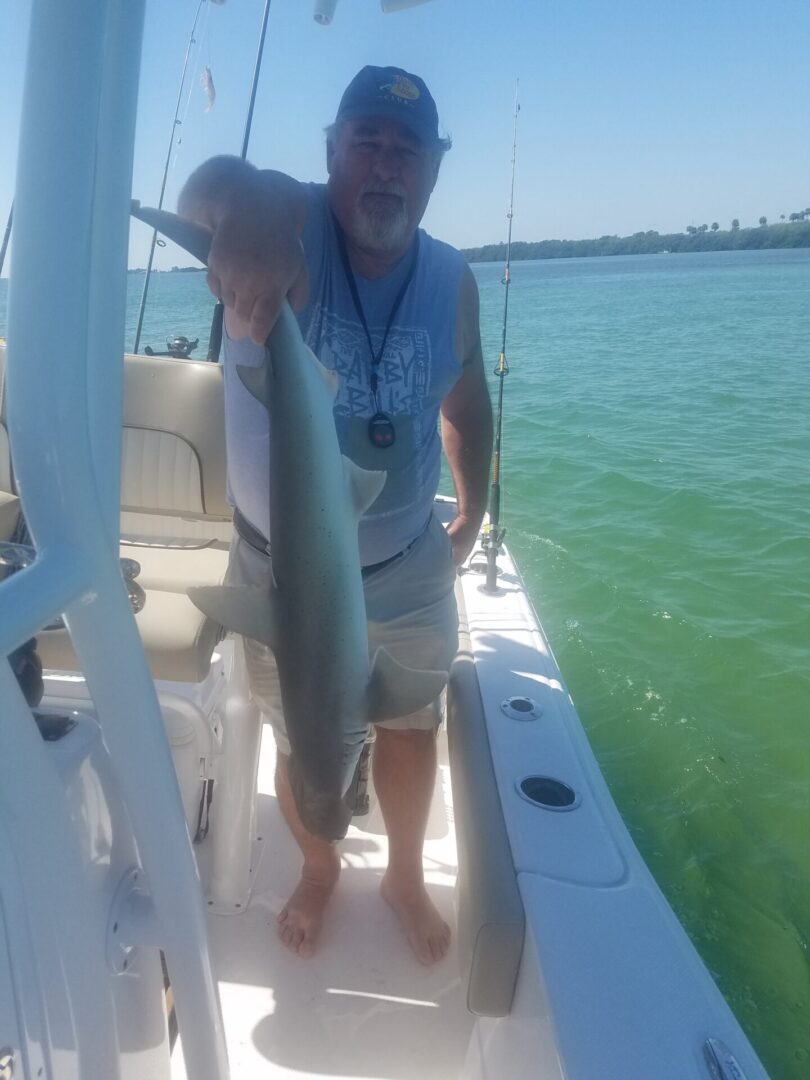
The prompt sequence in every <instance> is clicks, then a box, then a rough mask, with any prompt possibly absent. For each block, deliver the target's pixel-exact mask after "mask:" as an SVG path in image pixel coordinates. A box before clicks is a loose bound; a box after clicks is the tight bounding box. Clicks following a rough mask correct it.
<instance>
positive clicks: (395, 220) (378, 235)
mask: <svg viewBox="0 0 810 1080" xmlns="http://www.w3.org/2000/svg"><path fill="white" fill-rule="evenodd" d="M361 200H362V195H361V197H360V199H358V203H357V206H356V207H355V210H354V218H353V220H352V239H353V240H354V242H355V243H356V244H357V245H358V246H359V247H363V248H366V249H367V250H369V251H378V252H380V253H382V254H386V253H388V252H390V251H396V250H397V249H398V248H399V247H402V246H403V244H405V243H407V240H408V233H409V229H410V225H409V222H408V211H407V210H406V209H405V204H404V202H400V203H399V204H398V206H397V209H395V210H391V209H382V208H380V209H374V210H369V209H368V208H366V207H364V206H362V205H361Z"/></svg>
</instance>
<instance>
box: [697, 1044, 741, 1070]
mask: <svg viewBox="0 0 810 1080" xmlns="http://www.w3.org/2000/svg"><path fill="white" fill-rule="evenodd" d="M703 1057H704V1058H705V1059H706V1064H707V1065H708V1067H709V1076H711V1078H712V1080H746V1078H745V1073H744V1072H743V1071H742V1069H741V1068H740V1065H739V1063H738V1061H737V1059H736V1058H735V1057H734V1055H733V1054H732V1052H731V1051H730V1050H729V1048H728V1047H727V1046H726V1044H725V1043H724V1042H722V1041H721V1040H720V1039H707V1040H706V1042H705V1043H704V1044H703Z"/></svg>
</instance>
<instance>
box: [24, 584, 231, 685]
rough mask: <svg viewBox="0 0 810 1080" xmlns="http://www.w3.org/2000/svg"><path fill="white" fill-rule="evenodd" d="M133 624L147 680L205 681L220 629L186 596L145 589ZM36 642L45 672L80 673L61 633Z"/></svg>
mask: <svg viewBox="0 0 810 1080" xmlns="http://www.w3.org/2000/svg"><path fill="white" fill-rule="evenodd" d="M135 621H136V623H137V624H138V629H139V630H140V634H141V641H142V642H143V644H144V648H145V649H146V658H147V660H148V661H149V669H150V671H151V672H152V678H153V679H168V680H171V681H172V682H192V683H194V682H201V681H202V680H203V679H204V678H205V677H206V675H207V674H208V670H209V667H210V664H211V653H212V652H213V651H214V648H215V647H216V644H217V641H218V640H219V638H220V628H219V627H218V626H217V625H216V623H213V622H212V621H211V620H210V619H208V618H206V617H205V615H203V613H202V612H201V611H199V610H198V609H197V608H196V607H195V606H194V605H193V604H192V602H191V601H190V600H189V599H188V597H187V596H184V595H182V594H181V593H172V592H158V591H156V590H150V591H149V592H148V593H147V598H146V604H145V606H144V608H143V610H142V611H140V612H139V613H138V614H137V615H136V616H135ZM37 642H38V650H39V654H40V656H41V657H42V662H43V664H44V666H45V668H46V669H50V670H56V671H78V670H80V668H79V664H78V661H77V659H76V654H75V653H74V652H73V646H72V645H71V643H70V637H69V635H68V633H67V631H66V630H47V631H43V632H42V633H40V634H38V635H37Z"/></svg>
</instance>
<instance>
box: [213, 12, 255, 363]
mask: <svg viewBox="0 0 810 1080" xmlns="http://www.w3.org/2000/svg"><path fill="white" fill-rule="evenodd" d="M269 17H270V0H265V2H264V12H263V13H262V28H261V31H260V33H259V47H258V49H257V50H256V63H255V64H254V66H253V82H252V84H251V87H250V103H249V105H248V111H247V118H246V120H245V133H244V135H243V136H242V150H241V153H240V157H241V158H242V161H244V160H245V159H246V158H247V151H248V143H249V142H250V129H251V127H252V126H253V108H254V106H255V104H256V88H257V87H258V85H259V72H260V71H261V69H262V57H263V55H264V39H265V36H266V35H267V20H268V18H269ZM224 317H225V306H224V304H223V303H222V301H221V300H217V304H216V307H215V308H214V317H213V318H212V319H211V334H210V337H209V339H208V359H209V360H213V361H214V362H216V361H217V360H219V350H220V349H221V347H222V320H223V319H224Z"/></svg>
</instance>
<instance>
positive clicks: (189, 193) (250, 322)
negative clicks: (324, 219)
mask: <svg viewBox="0 0 810 1080" xmlns="http://www.w3.org/2000/svg"><path fill="white" fill-rule="evenodd" d="M177 211H178V213H179V214H180V216H181V217H187V218H190V219H191V220H193V221H197V222H199V223H200V224H202V225H205V226H207V227H208V228H209V229H211V230H212V232H213V234H214V235H213V239H212V241H211V252H210V254H209V257H208V287H209V288H210V289H211V292H212V293H213V294H214V296H216V297H217V298H219V299H220V300H222V302H223V304H224V305H225V307H226V309H227V311H226V319H227V326H228V333H229V334H230V335H231V336H232V337H236V338H241V337H246V336H248V335H250V337H251V338H252V339H253V340H254V341H255V342H256V343H257V344H259V345H263V344H264V343H265V341H266V340H267V335H268V334H269V333H270V330H271V328H272V326H273V324H274V323H275V321H276V319H277V318H278V313H279V311H280V309H281V304H282V301H283V300H284V298H285V297H286V298H287V299H289V301H290V303H291V304H292V305H293V307H294V308H298V309H300V308H301V307H303V305H304V304H305V303H306V300H307V295H308V279H307V270H306V262H305V260H304V252H303V249H302V248H301V240H300V237H301V233H302V231H303V228H304V221H305V218H306V200H305V197H304V191H303V188H302V187H301V185H300V184H299V183H298V181H297V180H293V179H292V177H290V176H286V175H285V174H284V173H280V172H272V171H269V170H267V171H263V172H260V171H259V170H258V169H256V168H254V167H253V166H252V165H249V164H248V163H247V162H245V161H242V160H241V159H240V158H236V157H215V158H211V159H210V160H209V161H206V162H205V163H204V164H203V165H201V166H200V167H199V168H198V169H197V170H196V171H195V172H194V173H192V175H191V176H190V177H189V179H188V180H187V182H186V184H185V186H184V187H183V190H182V191H181V192H180V198H179V199H178V202H177Z"/></svg>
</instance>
